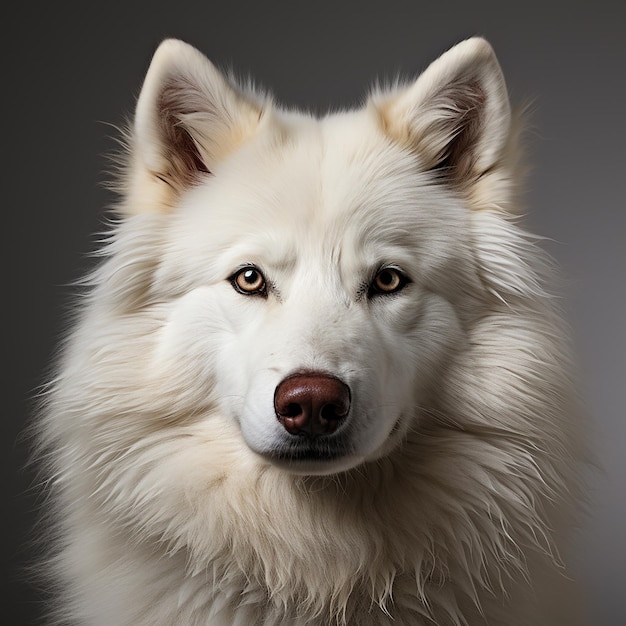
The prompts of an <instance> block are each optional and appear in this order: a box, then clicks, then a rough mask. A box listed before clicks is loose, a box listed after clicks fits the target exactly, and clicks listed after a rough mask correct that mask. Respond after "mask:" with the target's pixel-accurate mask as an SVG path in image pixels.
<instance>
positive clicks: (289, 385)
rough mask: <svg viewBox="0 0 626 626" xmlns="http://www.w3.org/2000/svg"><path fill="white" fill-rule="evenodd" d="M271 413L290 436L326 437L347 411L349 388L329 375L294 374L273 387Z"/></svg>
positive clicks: (335, 427)
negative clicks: (273, 412)
mask: <svg viewBox="0 0 626 626" xmlns="http://www.w3.org/2000/svg"><path fill="white" fill-rule="evenodd" d="M274 410H275V411H276V416H277V417H278V420H279V421H280V423H281V424H282V425H283V426H284V427H285V430H286V431H287V432H288V433H289V434H291V435H303V436H306V437H317V436H319V435H329V434H331V433H333V432H335V430H337V427H338V426H339V424H340V422H341V421H342V420H343V419H344V418H345V417H346V415H347V414H348V411H349V410H350V389H349V388H348V386H347V385H346V384H344V383H343V382H341V381H340V380H339V379H338V378H335V377H334V376H329V375H328V374H323V373H318V372H309V373H304V374H294V375H293V376H289V377H287V378H285V380H283V381H282V382H281V383H280V384H279V385H278V387H276V391H275V393H274Z"/></svg>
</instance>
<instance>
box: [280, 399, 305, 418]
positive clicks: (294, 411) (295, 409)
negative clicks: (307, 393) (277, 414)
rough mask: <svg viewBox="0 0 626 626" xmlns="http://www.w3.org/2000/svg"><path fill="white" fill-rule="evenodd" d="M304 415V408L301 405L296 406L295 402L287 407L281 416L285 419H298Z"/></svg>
mask: <svg viewBox="0 0 626 626" xmlns="http://www.w3.org/2000/svg"><path fill="white" fill-rule="evenodd" d="M302 413H303V410H302V407H301V406H300V405H299V404H296V403H295V402H291V403H289V404H288V405H287V406H286V407H285V409H284V411H283V412H282V413H281V415H284V416H285V417H297V416H298V415H301V414H302Z"/></svg>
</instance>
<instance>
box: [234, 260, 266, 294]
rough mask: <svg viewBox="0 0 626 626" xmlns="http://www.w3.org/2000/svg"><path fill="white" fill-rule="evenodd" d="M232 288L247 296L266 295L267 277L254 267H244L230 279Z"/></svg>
mask: <svg viewBox="0 0 626 626" xmlns="http://www.w3.org/2000/svg"><path fill="white" fill-rule="evenodd" d="M230 282H231V284H232V286H233V287H234V288H235V289H236V290H237V291H238V292H239V293H243V294H245V295H265V293H266V285H265V277H264V276H263V274H261V272H260V270H258V269H257V268H256V267H254V266H252V265H247V266H246V267H242V268H241V269H240V270H239V271H238V272H236V273H235V274H233V275H232V276H231V277H230Z"/></svg>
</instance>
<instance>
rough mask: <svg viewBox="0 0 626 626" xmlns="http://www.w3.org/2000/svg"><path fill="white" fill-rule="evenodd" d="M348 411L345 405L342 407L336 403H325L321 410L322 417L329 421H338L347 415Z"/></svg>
mask: <svg viewBox="0 0 626 626" xmlns="http://www.w3.org/2000/svg"><path fill="white" fill-rule="evenodd" d="M345 415H346V412H345V410H344V408H343V407H340V406H338V405H336V404H325V405H324V406H323V407H322V410H321V417H322V419H325V420H328V421H337V420H340V419H341V418H342V417H345Z"/></svg>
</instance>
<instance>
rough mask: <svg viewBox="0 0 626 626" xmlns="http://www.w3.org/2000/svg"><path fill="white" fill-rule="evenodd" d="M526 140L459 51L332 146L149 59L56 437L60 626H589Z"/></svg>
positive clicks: (65, 359) (490, 63)
mask: <svg viewBox="0 0 626 626" xmlns="http://www.w3.org/2000/svg"><path fill="white" fill-rule="evenodd" d="M516 129H517V124H515V123H513V122H512V117H511V113H510V106H509V101H508V97H507V90H506V87H505V83H504V80H503V77H502V74H501V71H500V68H499V65H498V63H497V61H496V58H495V56H494V53H493V51H492V49H491V47H490V46H489V44H488V43H487V42H485V41H484V40H483V39H480V38H473V39H469V40H467V41H464V42H462V43H460V44H458V45H457V46H455V47H454V48H452V49H451V50H449V51H448V52H446V53H445V54H444V55H443V56H441V58H439V59H438V60H437V61H435V62H434V63H433V64H432V65H431V66H430V67H428V69H427V70H426V71H425V72H424V73H423V74H422V75H421V76H420V77H418V78H417V80H416V81H415V82H414V83H413V84H406V85H396V86H394V87H391V88H389V89H387V90H383V89H379V90H378V91H376V92H374V93H372V94H371V95H370V97H369V99H368V101H367V103H366V104H365V105H364V106H363V107H362V108H361V109H360V110H356V111H351V112H341V113H335V114H332V115H328V116H326V117H323V118H321V119H316V118H314V117H312V116H310V115H306V114H301V113H298V112H294V111H288V110H284V109H282V108H279V107H278V106H276V105H275V104H273V103H272V101H271V99H270V98H269V97H268V96H266V95H263V94H260V93H258V92H254V91H253V90H252V89H250V88H244V87H241V86H237V85H236V84H235V82H234V81H233V80H232V79H230V78H226V77H224V76H223V75H222V74H221V73H220V72H219V71H218V70H217V69H216V68H215V67H214V66H213V65H212V64H211V63H210V62H209V61H208V60H207V59H206V58H205V57H204V56H203V55H202V54H200V53H199V52H198V51H197V50H195V49H194V48H192V47H190V46H188V45H186V44H184V43H182V42H179V41H174V40H168V41H165V42H164V43H163V44H162V45H161V46H160V47H159V48H158V50H157V52H156V54H155V56H154V59H153V61H152V64H151V66H150V69H149V71H148V74H147V77H146V79H145V83H144V86H143V89H142V91H141V94H140V97H139V100H138V103H137V109H136V115H135V119H134V124H133V127H132V129H131V130H130V131H129V133H128V137H127V139H128V144H129V146H128V147H129V150H128V156H127V159H126V162H125V165H124V167H123V177H122V184H121V187H122V189H121V201H120V204H119V207H118V214H119V223H117V224H116V225H115V226H114V228H113V230H112V233H111V235H110V240H109V242H108V244H107V245H106V247H105V249H104V251H103V256H104V259H103V262H102V263H101V264H100V266H99V268H98V269H97V270H96V271H95V272H94V274H93V275H92V276H91V279H90V289H89V290H88V293H87V294H86V295H85V297H84V300H83V302H82V304H81V305H80V310H79V312H78V314H77V316H76V323H75V325H74V327H73V329H72V332H71V333H70V335H69V337H68V339H67V342H66V344H65V346H64V350H63V352H62V356H61V358H60V363H59V366H58V372H57V376H56V377H55V379H54V381H53V382H52V383H51V386H50V390H49V392H48V394H47V397H46V400H45V410H44V413H43V417H42V419H41V432H40V447H39V448H38V454H40V455H41V456H42V457H43V456H44V455H45V457H46V458H47V459H48V461H47V463H46V462H44V464H45V470H44V471H45V472H46V473H47V474H48V476H49V477H50V483H52V485H53V495H54V498H53V501H54V503H55V506H54V511H53V515H54V517H55V518H56V520H57V525H56V528H57V534H56V541H55V546H56V548H57V549H56V551H55V555H54V558H53V566H52V568H51V577H52V578H53V579H54V580H55V581H56V582H57V583H58V586H59V588H60V593H59V598H60V599H59V601H58V603H57V605H56V610H55V615H56V617H57V618H58V620H59V621H60V622H63V623H67V622H70V623H79V624H94V625H96V624H97V625H100V626H112V625H114V626H123V625H129V626H130V625H132V626H139V625H150V626H153V625H157V624H158V625H161V624H166V625H173V624H179V625H184V626H187V625H189V626H192V625H209V626H221V625H225V626H226V625H228V626H231V625H235V624H238V625H245V626H256V625H259V626H278V625H281V626H288V625H289V626H303V625H320V626H340V625H347V624H349V625H352V626H372V625H383V624H388V625H394V626H401V625H405V626H418V625H432V624H438V625H456V626H459V625H462V624H467V625H470V626H475V625H480V624H488V625H490V626H494V625H532V626H539V625H547V624H550V625H554V624H563V625H565V624H567V625H568V626H571V625H572V624H575V623H577V619H578V610H577V609H576V608H574V605H575V603H574V601H573V596H574V595H575V593H576V592H575V591H573V590H572V589H570V584H571V583H570V581H569V578H568V575H567V573H566V572H565V571H564V566H563V565H562V560H561V558H560V556H559V550H562V548H563V545H562V540H563V537H564V536H565V535H564V532H565V530H566V529H567V526H568V524H570V521H571V520H570V515H569V510H570V505H571V504H572V503H571V502H570V500H571V486H572V484H573V481H572V477H573V476H575V474H574V471H575V468H576V465H577V458H578V454H579V453H578V448H579V446H578V442H577V434H576V433H577V431H578V427H577V419H576V415H577V409H576V405H575V401H574V397H575V394H574V393H573V391H572V386H573V385H572V383H571V380H570V379H571V376H570V374H569V372H568V370H569V367H568V356H567V353H568V348H567V342H566V340H564V339H563V337H562V335H563V331H562V326H563V324H562V322H561V321H560V317H559V315H558V312H557V311H556V309H555V306H554V302H553V299H551V298H550V297H549V296H548V295H547V294H546V292H545V291H544V281H545V277H546V270H547V268H548V267H549V264H548V263H547V262H546V259H545V256H544V255H543V254H542V253H541V252H540V251H539V250H538V249H537V247H536V245H535V240H534V239H533V238H532V237H531V236H529V235H527V234H526V233H525V232H523V231H522V230H521V229H520V228H519V226H518V217H519V216H518V211H517V200H516V192H517V191H518V189H517V187H518V182H519V172H518V170H519V165H518V158H517V157H518V154H519V146H518V145H517V144H518V133H517V130H516Z"/></svg>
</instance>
